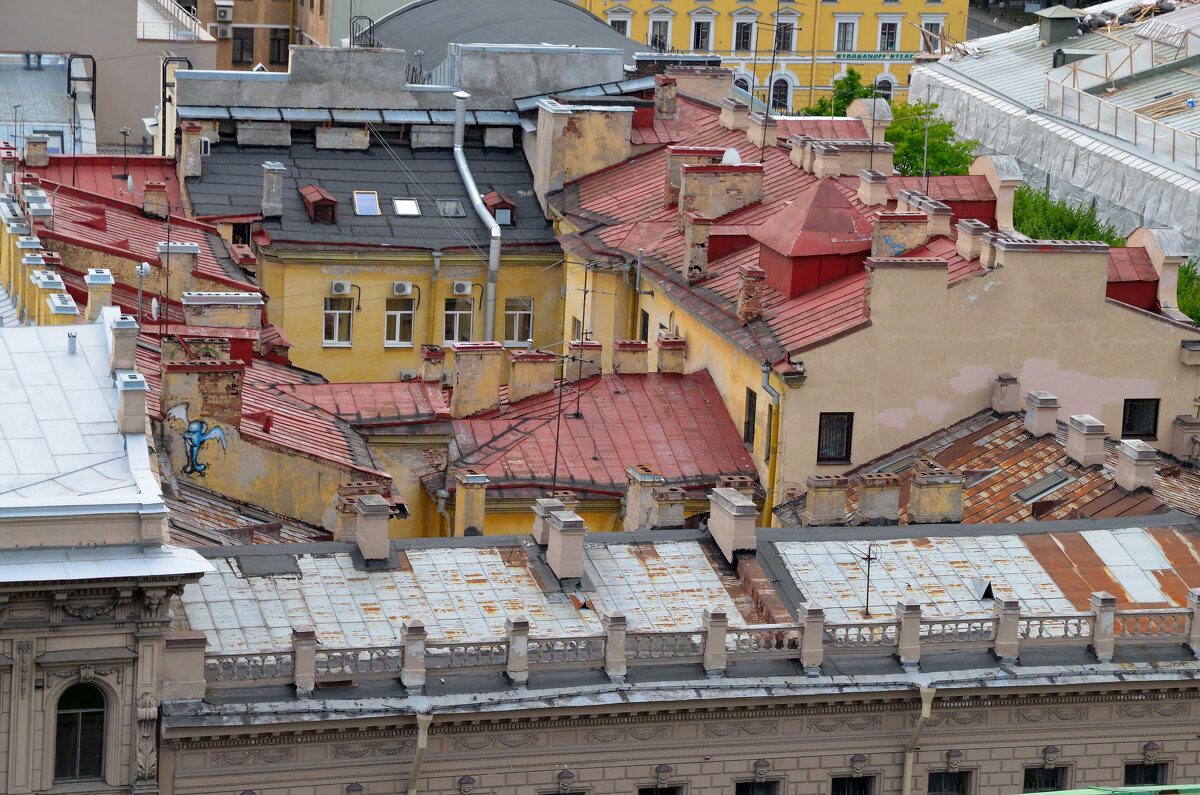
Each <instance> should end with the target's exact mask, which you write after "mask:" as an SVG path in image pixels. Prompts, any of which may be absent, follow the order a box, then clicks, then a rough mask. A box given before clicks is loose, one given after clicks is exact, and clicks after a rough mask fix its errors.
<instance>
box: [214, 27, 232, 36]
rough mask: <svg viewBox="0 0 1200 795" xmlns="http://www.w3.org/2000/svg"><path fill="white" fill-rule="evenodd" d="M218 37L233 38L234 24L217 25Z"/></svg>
mask: <svg viewBox="0 0 1200 795" xmlns="http://www.w3.org/2000/svg"><path fill="white" fill-rule="evenodd" d="M217 38H218V39H232V38H233V25H217Z"/></svg>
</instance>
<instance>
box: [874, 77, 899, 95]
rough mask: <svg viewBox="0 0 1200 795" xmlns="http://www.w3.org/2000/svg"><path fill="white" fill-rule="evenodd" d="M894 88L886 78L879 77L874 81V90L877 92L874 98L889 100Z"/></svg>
mask: <svg viewBox="0 0 1200 795" xmlns="http://www.w3.org/2000/svg"><path fill="white" fill-rule="evenodd" d="M894 88H895V85H894V84H893V83H892V81H891V80H888V79H887V78H886V77H882V76H881V77H878V78H876V79H875V90H876V92H877V93H876V96H878V97H879V98H880V99H887V100H890V99H891V98H892V90H893V89H894Z"/></svg>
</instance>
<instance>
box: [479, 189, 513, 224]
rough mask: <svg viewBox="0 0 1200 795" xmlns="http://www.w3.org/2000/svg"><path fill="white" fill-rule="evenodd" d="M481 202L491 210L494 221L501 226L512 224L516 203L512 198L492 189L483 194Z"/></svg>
mask: <svg viewBox="0 0 1200 795" xmlns="http://www.w3.org/2000/svg"><path fill="white" fill-rule="evenodd" d="M483 203H484V206H486V207H487V208H488V210H490V211H491V213H492V217H494V218H495V219H496V223H498V224H500V225H501V226H512V223H513V219H514V218H515V217H516V212H517V205H516V203H515V202H514V201H513V200H512V199H510V198H508V197H507V196H505V195H504V194H503V193H501V192H500V191H496V190H494V191H492V192H490V193H487V194H485V195H484V196H483Z"/></svg>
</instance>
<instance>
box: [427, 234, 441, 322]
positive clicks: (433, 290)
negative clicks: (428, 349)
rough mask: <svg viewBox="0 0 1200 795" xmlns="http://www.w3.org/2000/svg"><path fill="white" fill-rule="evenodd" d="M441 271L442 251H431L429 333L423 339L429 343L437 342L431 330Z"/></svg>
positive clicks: (435, 320) (434, 317) (435, 310)
mask: <svg viewBox="0 0 1200 795" xmlns="http://www.w3.org/2000/svg"><path fill="white" fill-rule="evenodd" d="M441 272H442V252H441V251H434V252H433V275H432V276H431V277H430V279H429V333H428V334H426V335H425V339H427V340H429V342H430V343H431V344H435V345H436V344H438V343H436V342H434V340H436V339H439V338H438V337H435V336H433V332H434V331H435V330H436V329H437V317H436V316H437V283H438V274H440V273H441Z"/></svg>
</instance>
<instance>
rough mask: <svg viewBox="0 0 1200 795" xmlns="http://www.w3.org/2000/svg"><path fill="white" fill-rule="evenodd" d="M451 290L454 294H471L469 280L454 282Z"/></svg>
mask: <svg viewBox="0 0 1200 795" xmlns="http://www.w3.org/2000/svg"><path fill="white" fill-rule="evenodd" d="M451 292H453V293H454V294H455V295H470V294H471V283H470V282H455V283H454V285H453V288H452V289H451Z"/></svg>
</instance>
